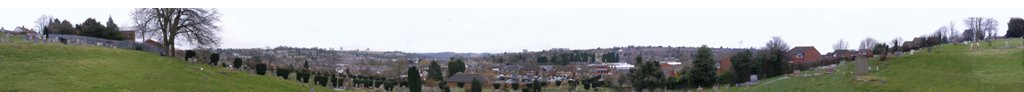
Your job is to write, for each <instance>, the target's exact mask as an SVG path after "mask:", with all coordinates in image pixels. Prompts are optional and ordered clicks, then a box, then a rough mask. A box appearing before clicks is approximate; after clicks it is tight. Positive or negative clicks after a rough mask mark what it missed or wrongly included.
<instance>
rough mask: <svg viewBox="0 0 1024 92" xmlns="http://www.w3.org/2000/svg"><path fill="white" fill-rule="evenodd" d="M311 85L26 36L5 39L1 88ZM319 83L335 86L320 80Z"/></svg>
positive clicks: (295, 91) (284, 91) (206, 89)
mask: <svg viewBox="0 0 1024 92" xmlns="http://www.w3.org/2000/svg"><path fill="white" fill-rule="evenodd" d="M0 39H2V38H0ZM8 39H13V38H8ZM200 68H202V70H200ZM308 89H309V87H308V86H306V85H305V84H302V83H299V82H295V81H289V80H283V79H277V78H274V77H271V76H261V75H255V74H249V73H245V72H238V71H235V70H229V69H225V68H221V67H214V66H209V65H204V64H192V63H187V62H183V61H181V60H179V59H174V58H168V57H161V56H158V55H155V54H151V53H147V52H140V51H133V50H122V49H111V48H102V47H79V46H67V45H61V44H32V43H29V42H25V41H15V42H7V43H0V91H3V92H10V91H14V92H68V91H90V92H93V91H97V92H121V91H169V92H239V91H241V92H301V91H308ZM315 89H316V90H317V91H318V92H330V91H333V90H330V89H328V88H324V87H319V86H317V87H315Z"/></svg>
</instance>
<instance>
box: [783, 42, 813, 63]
mask: <svg viewBox="0 0 1024 92" xmlns="http://www.w3.org/2000/svg"><path fill="white" fill-rule="evenodd" d="M786 56H787V57H789V60H790V63H794V64H800V63H810V62H817V61H818V59H821V53H819V52H818V49H815V48H814V46H796V47H793V49H791V50H789V53H788V54H787V55H786Z"/></svg>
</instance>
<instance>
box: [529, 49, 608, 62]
mask: <svg viewBox="0 0 1024 92" xmlns="http://www.w3.org/2000/svg"><path fill="white" fill-rule="evenodd" d="M605 55H608V54H605ZM611 55H614V54H611ZM593 58H595V57H594V54H593V53H587V52H581V51H573V52H569V53H560V54H555V55H552V56H550V57H549V56H540V57H537V63H540V64H558V65H568V64H569V63H571V62H587V61H590V60H592V59H593ZM615 59H617V58H615ZM605 60H607V59H605ZM615 61H618V60H615Z"/></svg>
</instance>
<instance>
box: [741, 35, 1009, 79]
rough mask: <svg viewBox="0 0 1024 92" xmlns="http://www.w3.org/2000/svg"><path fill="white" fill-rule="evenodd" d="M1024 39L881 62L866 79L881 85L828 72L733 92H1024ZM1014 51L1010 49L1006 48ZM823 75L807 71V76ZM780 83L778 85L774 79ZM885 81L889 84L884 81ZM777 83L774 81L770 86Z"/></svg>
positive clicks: (875, 62)
mask: <svg viewBox="0 0 1024 92" xmlns="http://www.w3.org/2000/svg"><path fill="white" fill-rule="evenodd" d="M1021 42H1022V40H998V41H993V42H992V43H993V45H991V46H990V45H987V44H986V43H981V44H982V46H983V47H981V49H977V50H971V49H970V46H969V45H964V44H944V45H940V46H938V47H936V48H935V49H934V51H933V52H927V51H924V50H922V51H918V52H916V53H914V55H905V56H902V57H895V58H891V59H890V60H886V61H879V60H878V58H873V59H870V60H869V63H870V65H871V66H878V67H880V68H879V71H873V72H871V74H870V75H868V76H867V77H869V78H871V79H877V80H876V81H857V80H856V79H855V78H854V75H853V74H843V73H837V74H826V75H822V76H809V77H789V78H771V79H765V80H762V81H761V84H758V85H756V86H751V87H739V88H733V89H730V90H728V91H738V92H750V91H770V92H794V91H815V92H863V91H910V92H935V91H940V92H979V91H981V92H1018V91H1024V87H1021V85H1024V50H1022V49H1021V48H1019V47H1018V46H1020V44H1021ZM1007 47H1009V48H1007ZM838 70H840V71H842V72H852V71H853V64H852V63H849V64H845V65H840V66H839V68H838ZM815 72H819V71H810V72H803V73H805V74H810V73H815ZM775 80H777V81H775ZM881 80H884V82H882V81H881ZM769 81H774V82H769Z"/></svg>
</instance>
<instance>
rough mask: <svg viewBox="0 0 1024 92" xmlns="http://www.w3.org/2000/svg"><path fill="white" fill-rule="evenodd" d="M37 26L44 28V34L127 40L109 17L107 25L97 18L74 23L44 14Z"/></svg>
mask: <svg viewBox="0 0 1024 92" xmlns="http://www.w3.org/2000/svg"><path fill="white" fill-rule="evenodd" d="M36 24H37V27H39V29H40V30H42V33H43V35H46V36H48V35H50V34H64V35H81V36H89V37H95V38H103V39H111V40H125V39H128V37H125V36H124V35H122V34H121V28H120V27H118V26H117V24H116V23H114V19H113V18H107V22H106V25H103V24H101V23H100V22H99V21H96V19H93V18H88V19H85V21H83V22H82V23H80V24H72V23H71V22H70V21H68V20H60V19H57V18H53V17H52V16H45V15H44V16H43V17H40V18H39V20H36Z"/></svg>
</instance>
